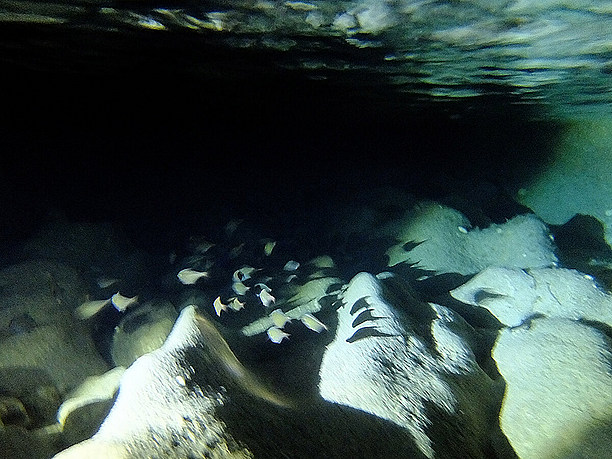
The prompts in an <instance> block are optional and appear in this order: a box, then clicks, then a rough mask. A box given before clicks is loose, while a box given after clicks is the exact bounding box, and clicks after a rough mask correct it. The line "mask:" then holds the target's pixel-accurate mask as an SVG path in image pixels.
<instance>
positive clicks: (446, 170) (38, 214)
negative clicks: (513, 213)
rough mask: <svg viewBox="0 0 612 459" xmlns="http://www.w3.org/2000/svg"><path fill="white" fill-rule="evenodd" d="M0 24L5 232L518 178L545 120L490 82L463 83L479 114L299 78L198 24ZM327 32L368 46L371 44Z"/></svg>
mask: <svg viewBox="0 0 612 459" xmlns="http://www.w3.org/2000/svg"><path fill="white" fill-rule="evenodd" d="M26 36H27V39H26V38H24V37H26ZM2 39H3V40H4V41H5V43H7V45H6V46H4V47H3V48H2V49H1V50H0V51H1V55H0V70H1V71H2V74H3V76H4V77H5V81H6V83H5V84H4V87H5V96H4V97H3V104H2V108H1V109H0V126H1V127H0V131H1V132H0V134H1V135H0V150H1V151H2V153H3V154H2V167H1V168H0V171H1V172H0V174H1V177H0V193H1V194H0V199H1V200H2V202H3V206H2V213H3V215H2V216H1V223H2V233H1V234H0V236H2V237H3V238H14V237H22V236H25V235H26V234H27V233H28V232H30V231H32V230H33V229H34V228H35V227H36V225H37V223H38V222H39V221H40V219H41V218H43V216H44V215H45V214H46V213H47V212H48V210H49V209H50V208H52V209H58V210H59V211H61V212H64V213H66V214H68V216H69V217H73V218H77V219H90V220H104V221H108V220H111V221H116V222H120V223H122V224H123V225H124V226H125V228H126V231H128V233H129V234H130V236H132V237H133V238H134V239H135V241H136V242H137V243H138V244H140V245H143V246H146V247H147V248H151V247H159V246H160V245H167V244H168V241H169V240H173V239H175V238H176V237H177V236H180V235H184V234H188V233H189V230H190V229H193V228H202V227H207V226H208V227H210V226H214V225H215V224H223V223H225V221H227V220H228V219H230V218H233V217H235V216H240V217H242V218H244V217H245V216H246V217H251V218H253V219H254V220H259V221H262V222H264V224H265V225H267V226H268V227H269V228H271V229H273V230H276V231H278V232H282V231H287V230H288V231H290V230H291V229H290V228H291V225H299V224H302V223H312V222H313V221H315V222H316V221H317V220H316V219H317V216H316V213H317V210H319V209H320V208H321V206H322V204H324V203H327V202H329V201H330V200H333V199H334V196H335V195H338V194H339V193H340V192H342V193H344V194H346V193H351V192H352V191H355V192H356V191H360V190H364V189H370V188H376V187H379V186H397V187H401V188H403V189H406V190H407V191H409V192H411V193H415V194H417V195H418V196H420V197H431V198H437V197H440V196H444V195H447V194H449V193H452V192H453V191H455V190H456V189H457V188H458V187H459V186H460V184H462V183H465V182H466V181H468V182H470V183H473V182H474V181H476V182H477V181H481V180H486V181H487V182H490V181H494V182H496V183H501V184H506V183H508V181H513V182H514V181H516V180H519V179H520V180H526V179H527V178H528V177H529V175H530V174H533V173H535V172H536V171H537V170H538V167H539V165H541V164H543V163H545V162H546V161H547V157H548V154H549V146H550V141H551V139H552V138H554V137H555V133H556V132H557V130H558V128H557V127H556V126H554V125H551V124H549V123H534V122H530V121H525V120H528V119H529V118H530V116H529V114H528V113H526V112H527V111H531V110H533V108H524V109H522V108H519V107H517V106H512V108H510V106H508V107H507V108H506V109H500V108H499V107H501V106H503V103H504V101H503V100H499V96H496V98H495V100H493V99H487V98H486V97H483V98H482V99H481V100H480V101H477V102H474V101H470V103H469V104H470V110H469V112H470V113H472V114H474V113H485V111H486V112H487V113H488V115H487V116H483V117H478V116H474V115H472V116H471V117H470V118H466V117H463V118H462V117H453V116H450V115H449V110H448V107H442V105H436V106H434V105H430V106H428V107H425V108H418V109H415V108H414V102H415V98H414V97H412V96H410V95H400V94H397V93H396V92H395V89H394V88H393V87H392V86H390V85H388V84H387V83H386V82H385V80H384V78H383V77H381V76H380V75H379V76H375V75H374V74H369V73H368V72H367V71H361V72H354V71H353V73H355V74H354V75H353V73H351V71H347V73H345V74H340V73H338V74H330V75H329V77H328V78H327V79H324V80H316V81H315V80H310V79H308V78H307V77H306V76H305V74H304V73H300V72H298V71H290V70H282V69H281V68H280V67H279V65H278V64H279V60H282V56H281V55H280V54H279V52H278V51H276V52H272V51H270V52H264V51H259V52H255V51H254V50H236V49H234V50H230V49H227V48H224V47H222V46H221V45H219V44H218V43H215V42H214V41H211V40H209V39H204V38H202V37H201V38H199V39H198V38H197V36H194V35H188V36H186V35H181V34H178V33H177V34H174V33H168V34H164V35H163V37H160V35H159V34H155V35H152V34H150V33H147V32H139V33H137V32H132V33H127V32H120V33H115V34H110V33H108V32H101V31H99V32H96V31H83V30H70V31H65V30H62V29H61V27H59V28H53V27H33V26H32V27H27V26H20V25H11V26H7V27H6V28H3V31H2ZM8 44H12V45H11V46H9V45H8ZM329 45H330V49H331V51H330V50H328V51H326V52H329V53H332V54H333V53H335V54H334V55H335V56H336V57H337V56H343V58H346V59H348V60H351V59H352V60H357V61H358V59H364V56H367V57H366V60H365V61H364V63H366V64H367V59H378V58H380V56H378V55H377V54H376V53H379V54H380V53H381V52H382V51H384V50H382V51H376V52H375V51H372V52H371V53H370V54H367V55H365V54H360V55H359V56H357V55H355V53H356V50H355V49H353V48H352V47H350V46H348V45H347V44H346V43H344V42H342V41H337V42H336V41H335V40H332V41H331V42H330V43H329ZM351 75H353V76H351ZM506 102H508V101H506ZM459 105H460V104H459ZM459 105H457V106H456V109H457V111H458V112H461V108H460V106H459ZM521 110H525V111H521ZM491 113H496V115H490V114H491ZM495 219H496V218H495V216H494V217H493V220H495ZM313 226H314V225H313Z"/></svg>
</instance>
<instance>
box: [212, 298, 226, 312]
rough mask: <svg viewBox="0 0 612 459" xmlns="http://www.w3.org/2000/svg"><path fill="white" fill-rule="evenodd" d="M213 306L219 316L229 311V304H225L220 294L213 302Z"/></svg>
mask: <svg viewBox="0 0 612 459" xmlns="http://www.w3.org/2000/svg"><path fill="white" fill-rule="evenodd" d="M213 307H214V308H215V313H217V315H218V316H219V317H221V313H222V312H223V311H227V304H223V303H222V302H221V297H220V296H218V297H217V298H216V299H215V301H214V302H213Z"/></svg>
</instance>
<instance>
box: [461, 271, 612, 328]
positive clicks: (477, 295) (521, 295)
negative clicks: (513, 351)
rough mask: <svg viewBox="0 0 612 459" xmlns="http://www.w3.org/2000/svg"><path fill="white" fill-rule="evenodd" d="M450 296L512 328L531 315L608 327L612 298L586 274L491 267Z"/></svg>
mask: <svg viewBox="0 0 612 459" xmlns="http://www.w3.org/2000/svg"><path fill="white" fill-rule="evenodd" d="M451 295H452V296H453V297H454V298H456V299H458V300H459V301H462V302H464V303H468V304H471V305H473V306H478V307H482V308H486V309H488V310H489V311H490V312H491V313H492V314H493V315H494V316H495V317H496V318H497V319H498V320H499V321H500V322H501V323H502V324H504V325H506V326H509V327H516V326H518V325H520V324H522V323H523V322H525V321H526V320H527V319H529V318H530V317H533V316H546V317H557V318H568V319H574V320H587V321H592V322H602V323H605V324H607V325H608V326H612V296H611V295H610V294H609V293H608V292H605V291H603V290H602V289H601V288H600V287H599V286H598V285H597V284H596V283H595V281H594V280H593V278H592V277H591V276H589V275H586V274H583V273H581V272H579V271H575V270H572V269H563V268H543V269H530V270H522V269H511V268H500V267H491V268H488V269H486V270H484V271H483V272H481V273H480V274H477V275H476V276H474V277H473V278H472V279H471V280H469V281H468V282H466V283H465V284H463V285H462V286H460V287H458V288H456V289H455V290H453V291H452V292H451Z"/></svg>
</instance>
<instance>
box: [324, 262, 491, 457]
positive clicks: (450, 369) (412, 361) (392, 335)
mask: <svg viewBox="0 0 612 459" xmlns="http://www.w3.org/2000/svg"><path fill="white" fill-rule="evenodd" d="M393 297H394V298H395V299H396V303H395V304H396V305H397V306H393V305H391V304H390V303H389V302H388V300H387V299H386V297H385V295H384V293H383V284H382V283H381V281H379V280H377V279H376V278H375V277H374V276H372V275H370V274H366V273H360V274H358V275H356V276H355V277H354V278H353V279H352V280H351V282H350V284H349V285H348V288H347V289H346V291H345V293H344V297H343V301H344V304H343V306H342V307H340V308H339V309H338V328H337V330H336V336H335V339H334V340H333V341H332V342H331V343H330V344H329V345H328V346H327V349H326V351H325V353H324V355H323V361H322V364H321V369H320V382H319V390H320V394H321V396H322V397H323V398H324V399H325V400H327V401H330V402H334V403H338V404H341V405H346V406H350V407H352V408H355V409H357V410H361V411H365V412H367V413H370V414H372V415H375V416H378V417H380V418H383V419H386V420H388V421H391V422H392V423H394V424H396V425H398V426H400V427H402V428H404V429H406V430H407V431H408V432H409V433H410V435H411V436H412V438H413V439H414V442H415V444H416V446H417V447H418V449H419V450H420V451H421V453H422V454H424V455H425V456H427V457H434V456H437V457H448V456H449V455H451V456H457V455H460V454H462V453H463V454H464V456H463V457H485V452H484V451H483V450H481V449H480V447H479V446H477V445H479V444H483V443H487V442H488V435H489V434H490V433H491V432H490V430H491V426H487V424H486V421H484V419H487V418H489V416H490V413H491V412H494V408H493V407H492V405H491V400H492V397H491V388H492V382H491V380H490V379H489V378H488V377H487V376H486V375H485V374H484V373H483V372H482V370H481V369H480V368H479V367H478V365H477V364H476V362H475V360H474V355H473V353H472V351H471V349H470V348H469V347H468V346H467V344H466V342H465V340H464V339H463V337H462V336H460V335H459V334H457V332H458V331H459V330H462V332H463V333H467V332H468V329H469V327H468V326H467V324H465V323H464V322H463V321H462V320H461V319H460V318H458V317H456V315H455V314H453V313H452V312H451V311H450V310H448V309H446V308H444V307H442V306H438V305H429V304H426V303H420V302H418V301H416V300H415V299H414V298H411V297H410V296H409V295H408V294H407V291H402V290H398V291H395V290H394V295H393ZM399 305H402V307H403V311H404V313H407V315H406V314H400V313H399V312H398V310H397V309H396V307H399ZM412 314H414V316H413V317H411V316H412ZM423 317H431V318H432V319H431V323H429V324H428V325H429V326H430V330H431V331H430V332H429V333H426V336H420V335H419V333H418V332H417V331H416V329H413V328H412V327H413V326H417V323H418V322H421V321H422V320H423ZM418 327H419V328H420V327H422V324H419V325H418ZM431 341H433V345H432V344H431ZM430 346H433V347H430ZM455 378H457V379H455ZM466 381H470V383H466ZM466 384H467V386H471V388H469V389H468V388H467V387H466ZM474 387H478V390H477V391H474V390H473V388H474ZM432 406H433V407H435V411H436V412H437V413H438V414H437V415H434V414H433V412H432V411H431V409H430V407H432ZM483 411H485V412H486V414H485V413H483ZM440 418H444V419H446V420H445V421H440ZM449 418H450V419H453V421H449ZM437 423H440V424H441V425H444V426H445V427H443V428H445V429H447V430H445V431H444V437H445V438H449V439H452V442H454V446H453V447H452V448H454V450H451V449H450V448H451V447H449V446H448V445H447V446H444V445H442V444H441V443H440V442H439V441H438V440H437V441H436V442H434V441H432V439H431V438H430V437H429V436H428V431H429V429H430V428H431V426H432V424H435V425H438V424H437ZM450 425H453V427H449V426H450ZM467 432H470V433H469V434H467ZM475 432H478V433H475ZM468 437H469V440H468ZM483 437H485V438H483ZM460 438H463V439H464V440H466V441H463V440H460ZM442 443H443V442H442ZM447 447H448V448H449V449H445V448H447ZM458 451H460V452H459V453H458ZM461 452H462V453H461Z"/></svg>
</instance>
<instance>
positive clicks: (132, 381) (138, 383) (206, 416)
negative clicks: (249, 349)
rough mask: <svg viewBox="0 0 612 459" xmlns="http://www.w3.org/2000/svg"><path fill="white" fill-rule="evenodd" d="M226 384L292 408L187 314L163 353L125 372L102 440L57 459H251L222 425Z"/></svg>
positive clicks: (191, 310) (201, 322) (198, 319)
mask: <svg viewBox="0 0 612 459" xmlns="http://www.w3.org/2000/svg"><path fill="white" fill-rule="evenodd" d="M225 384H229V385H230V387H236V386H240V388H241V389H240V390H241V391H244V392H245V393H249V394H251V395H253V396H254V397H257V398H259V399H263V400H265V401H266V402H268V403H270V404H275V405H282V406H288V402H286V401H285V400H284V399H283V398H282V397H281V396H279V395H277V394H275V393H273V392H271V391H269V390H268V389H267V388H266V387H264V386H263V385H262V384H260V383H259V382H258V381H257V380H256V379H255V377H254V376H253V375H252V374H251V373H249V372H248V371H247V370H246V369H245V368H244V367H243V366H242V365H241V364H240V362H239V361H238V360H237V359H236V357H235V355H234V354H233V353H232V351H231V350H230V348H229V346H228V345H227V343H226V342H225V340H224V339H223V337H222V336H221V334H220V333H219V332H218V331H217V330H216V329H215V328H214V326H213V325H212V324H211V322H209V321H208V320H207V319H205V318H204V316H202V315H199V314H197V313H196V310H195V307H193V306H188V307H186V308H185V309H183V311H182V312H181V314H180V316H179V318H178V320H177V322H176V324H175V326H174V328H173V329H172V332H171V333H170V335H169V336H168V338H167V340H166V342H165V343H164V345H163V346H162V347H161V348H160V349H158V350H156V351H154V352H151V353H149V354H146V355H144V356H142V357H141V358H139V359H138V360H136V362H134V364H132V366H131V367H130V368H128V369H127V370H126V371H125V373H124V375H123V377H122V379H121V383H120V390H119V395H118V396H117V400H116V402H115V405H114V406H113V408H112V410H111V412H110V413H109V415H108V417H107V418H106V420H105V421H104V423H103V424H102V426H101V427H100V430H99V431H98V433H97V434H96V435H94V436H93V437H92V438H91V439H89V440H87V441H85V442H83V443H80V444H77V445H75V446H74V447H72V448H69V449H68V450H66V451H64V452H62V453H60V454H58V455H57V456H56V457H57V458H62V459H65V458H73V457H74V458H82V457H111V458H115V457H130V458H137V459H140V458H142V459H144V458H149V457H160V458H174V457H191V456H197V457H204V456H205V457H212V458H218V459H221V458H226V457H229V458H246V457H251V453H250V452H249V451H248V450H246V449H245V448H244V447H242V446H239V445H238V443H237V442H236V441H235V440H233V438H232V436H231V435H230V434H229V433H228V432H227V431H226V429H225V425H224V424H223V423H222V422H221V421H220V420H219V419H218V418H217V415H216V410H217V409H218V408H219V407H220V406H221V405H222V404H223V403H224V402H225V398H226V395H225V389H223V385H225Z"/></svg>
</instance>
